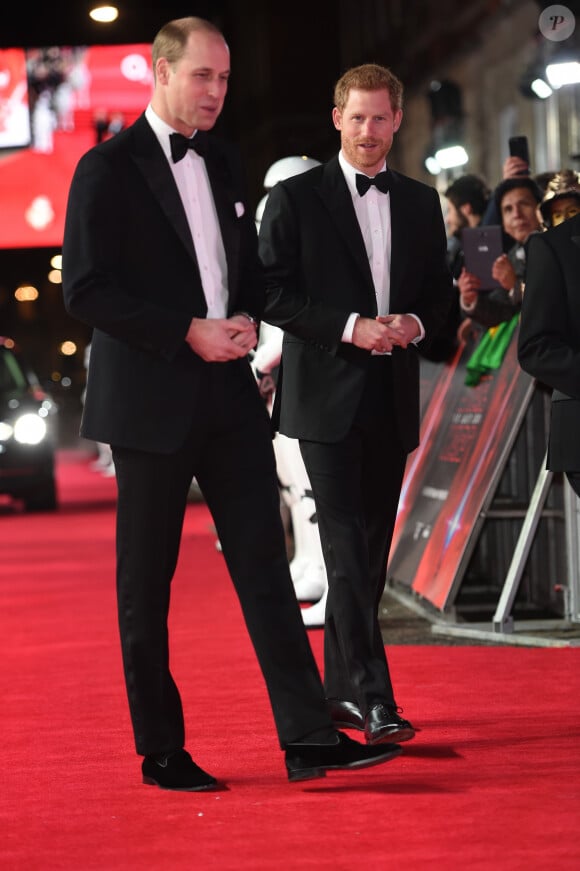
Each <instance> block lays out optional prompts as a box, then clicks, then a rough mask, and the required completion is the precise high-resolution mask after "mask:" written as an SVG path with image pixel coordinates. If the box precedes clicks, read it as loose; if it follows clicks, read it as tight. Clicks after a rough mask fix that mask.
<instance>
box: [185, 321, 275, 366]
mask: <svg viewBox="0 0 580 871" xmlns="http://www.w3.org/2000/svg"><path fill="white" fill-rule="evenodd" d="M185 341H186V342H187V344H188V345H189V347H190V348H191V349H192V350H193V351H195V353H196V354H198V355H199V356H200V357H201V358H202V360H205V361H206V363H226V362H227V361H228V360H237V359H238V358H240V357H245V356H246V354H248V353H249V352H250V351H251V349H252V348H255V347H256V344H257V341H258V333H257V329H256V325H255V324H254V323H252V322H251V321H250V320H249V319H248V318H246V317H244V315H233V316H232V317H230V318H193V320H192V321H191V324H190V325H189V330H188V331H187V335H186V337H185Z"/></svg>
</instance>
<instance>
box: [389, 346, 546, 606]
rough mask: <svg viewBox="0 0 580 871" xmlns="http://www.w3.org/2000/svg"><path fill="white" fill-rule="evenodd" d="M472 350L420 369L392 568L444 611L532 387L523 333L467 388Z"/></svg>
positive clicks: (464, 348) (394, 575) (401, 580)
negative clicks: (520, 350)
mask: <svg viewBox="0 0 580 871" xmlns="http://www.w3.org/2000/svg"><path fill="white" fill-rule="evenodd" d="M473 350H474V346H473V344H471V343H470V344H468V345H461V346H460V347H459V348H458V350H457V352H456V354H455V357H454V358H453V359H452V360H450V361H449V362H447V363H431V362H428V361H425V365H424V366H423V361H422V384H421V391H422V400H421V401H422V423H421V444H420V446H419V448H417V450H416V451H414V452H413V453H412V454H411V455H410V456H409V459H408V463H407V470H406V473H405V479H404V482H403V488H402V491H401V498H400V501H399V511H398V514H397V522H396V526H395V534H394V538H393V544H392V548H391V559H390V562H389V567H388V577H389V579H391V580H393V581H395V582H398V583H401V584H403V585H407V586H408V587H410V588H411V589H412V590H413V592H415V593H417V594H418V595H419V596H421V597H423V598H424V599H426V600H428V601H429V602H430V603H431V604H432V605H434V606H435V607H436V608H438V609H439V610H441V611H445V610H446V609H448V608H450V607H451V605H452V604H453V601H454V599H455V596H456V595H457V592H458V589H459V586H460V584H461V580H462V577H463V574H464V572H465V568H466V566H467V563H468V561H469V557H470V556H471V553H472V551H473V548H474V546H475V544H476V540H477V533H478V532H479V529H480V528H481V524H482V522H483V519H482V513H483V512H485V510H486V509H487V508H488V507H489V504H490V502H491V500H492V498H493V495H494V491H495V488H496V487H497V484H498V481H499V478H500V477H501V473H502V471H503V469H504V467H505V464H506V462H507V459H508V457H509V453H510V449H511V447H512V445H513V443H514V441H515V438H516V436H517V433H518V430H519V427H520V424H521V421H522V419H523V416H524V415H525V412H526V409H527V407H528V405H529V402H530V399H531V396H532V393H533V390H534V380H533V379H532V378H531V377H530V376H529V375H527V374H526V373H525V372H523V371H522V370H521V369H520V367H519V364H518V362H517V330H516V332H515V333H514V334H513V336H512V338H511V341H510V344H509V345H508V347H507V350H506V352H505V356H504V358H503V361H502V363H501V365H500V366H499V368H498V369H496V370H492V371H490V372H488V373H487V374H485V375H483V377H482V378H481V379H480V381H479V383H478V384H476V385H475V386H467V385H466V383H465V382H466V377H467V363H468V362H469V361H470V358H471V357H472V355H473Z"/></svg>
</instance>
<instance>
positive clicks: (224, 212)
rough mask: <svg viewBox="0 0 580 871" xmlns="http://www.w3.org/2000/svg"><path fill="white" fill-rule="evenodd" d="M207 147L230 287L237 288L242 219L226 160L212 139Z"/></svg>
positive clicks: (207, 159) (207, 162)
mask: <svg viewBox="0 0 580 871" xmlns="http://www.w3.org/2000/svg"><path fill="white" fill-rule="evenodd" d="M196 135H197V136H199V135H200V134H199V133H197V134H196ZM207 147H208V153H207V155H206V157H205V165H206V169H207V174H208V176H209V182H210V185H211V190H212V194H213V199H214V203H215V207H216V212H217V216H218V221H219V225H220V231H221V236H222V241H223V244H224V249H225V253H226V261H227V266H228V284H229V285H230V287H235V286H236V275H237V270H238V263H239V250H240V233H239V224H238V222H239V220H240V218H239V217H238V215H237V214H236V194H235V191H234V188H233V184H232V180H231V176H230V172H229V167H228V165H227V163H226V161H225V159H224V158H223V156H222V155H221V153H220V152H219V151H218V150H217V147H216V146H215V144H214V145H212V143H211V139H210V140H209V142H208V146H207ZM238 199H239V198H238Z"/></svg>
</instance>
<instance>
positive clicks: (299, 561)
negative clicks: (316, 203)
mask: <svg viewBox="0 0 580 871" xmlns="http://www.w3.org/2000/svg"><path fill="white" fill-rule="evenodd" d="M318 164H319V161H318V160H314V159H313V158H310V157H284V158H282V159H281V160H278V161H276V163H274V164H272V166H271V167H270V169H269V170H268V172H267V173H266V176H265V178H264V187H265V188H266V190H268V191H269V190H271V189H272V187H273V186H274V185H275V184H276V183H277V182H278V181H281V180H283V179H286V178H290V177H291V176H293V175H298V174H299V173H301V172H305V171H306V170H307V169H311V168H312V167H313V166H317V165H318ZM267 198H268V194H265V196H264V197H262V199H261V200H260V202H259V203H258V208H257V209H256V224H257V225H258V229H259V224H260V220H261V216H262V214H263V211H264V206H265V204H266V200H267ZM282 338H283V331H282V330H281V329H280V328H279V327H274V326H272V325H271V324H267V323H264V322H262V324H261V325H260V339H259V342H258V347H257V348H256V351H255V354H254V356H253V359H252V369H253V371H254V374H255V376H256V378H257V380H258V382H262V383H263V382H264V380H265V379H266V378H272V377H273V376H274V381H275V370H276V368H277V367H278V366H279V364H280V360H281V357H282ZM272 387H273V389H275V384H273V385H272ZM273 396H274V395H273V392H272V393H271V394H270V395H269V397H268V400H267V401H268V407H269V410H270V411H271V408H272V404H273ZM273 445H274V453H275V456H276V466H277V472H278V480H279V482H280V487H281V492H282V498H283V499H284V502H285V504H286V505H287V506H288V510H289V512H290V518H291V521H292V531H293V537H294V556H293V558H292V560H291V562H290V573H291V575H292V580H293V582H294V589H295V591H296V597H297V599H298V601H299V602H312V603H314V604H312V605H311V607H309V608H304V609H303V610H302V617H303V620H304V625H305V626H306V627H308V628H317V627H322V626H324V615H325V610H326V597H327V594H328V579H327V575H326V567H325V564H324V557H323V554H322V546H321V543H320V535H319V532H318V523H317V520H316V508H315V505H314V498H313V496H312V490H311V488H310V481H309V480H308V474H307V472H306V468H305V466H304V461H303V459H302V455H301V453H300V448H299V446H298V441H297V439H290V438H288V437H287V436H285V435H282V434H281V433H277V434H276V436H275V437H274V442H273Z"/></svg>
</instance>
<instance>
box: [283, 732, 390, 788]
mask: <svg viewBox="0 0 580 871" xmlns="http://www.w3.org/2000/svg"><path fill="white" fill-rule="evenodd" d="M337 735H338V741H337V743H336V744H289V745H288V746H287V747H286V770H287V772H288V780H290V781H291V782H295V781H297V780H313V779H314V778H316V777H325V776H326V772H327V771H342V770H347V769H350V768H369V767H370V766H371V765H381V764H382V763H383V762H389V761H390V760H391V759H394V758H395V757H396V756H399V754H400V753H401V752H402V751H401V748H400V747H399V746H398V745H397V744H382V745H381V746H380V747H367V746H366V745H365V744H359V743H358V742H357V741H353V740H352V738H349V737H348V736H347V735H343V734H342V732H337Z"/></svg>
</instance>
